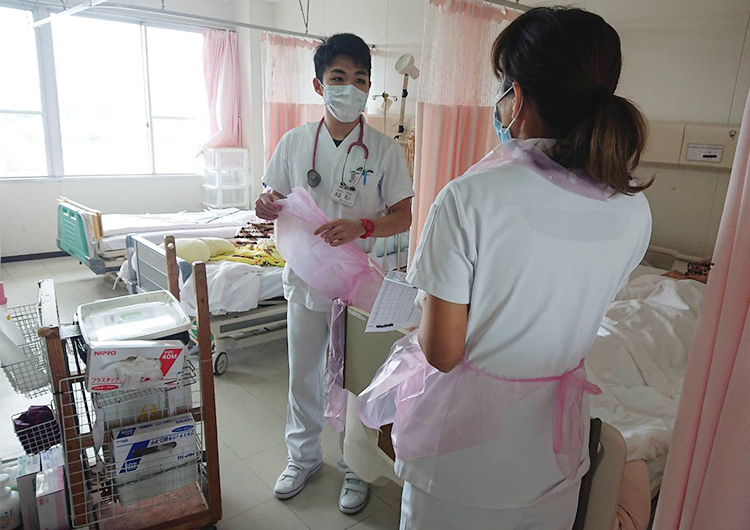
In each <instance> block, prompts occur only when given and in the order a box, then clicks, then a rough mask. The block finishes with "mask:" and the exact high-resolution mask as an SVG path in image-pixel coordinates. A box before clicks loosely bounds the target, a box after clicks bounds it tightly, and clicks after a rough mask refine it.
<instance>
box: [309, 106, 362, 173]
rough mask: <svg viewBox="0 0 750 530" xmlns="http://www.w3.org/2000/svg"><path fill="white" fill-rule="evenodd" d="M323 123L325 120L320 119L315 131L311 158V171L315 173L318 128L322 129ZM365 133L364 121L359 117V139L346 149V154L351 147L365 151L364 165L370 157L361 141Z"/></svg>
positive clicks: (350, 150)
mask: <svg viewBox="0 0 750 530" xmlns="http://www.w3.org/2000/svg"><path fill="white" fill-rule="evenodd" d="M324 122H325V118H321V120H320V123H319V124H318V130H317V131H315V143H314V145H313V157H312V170H313V171H315V158H316V156H317V154H318V138H319V137H320V128H321V127H323V123H324ZM364 133H365V121H364V120H363V119H362V116H360V117H359V137H358V138H357V141H356V142H352V143H351V144H349V147H347V149H346V154H347V155H348V154H349V153H351V152H352V148H353V147H361V148H362V149H364V151H365V163H367V158H368V157H369V156H370V150H369V149H367V146H366V145H365V144H364V142H363V141H362V138H364Z"/></svg>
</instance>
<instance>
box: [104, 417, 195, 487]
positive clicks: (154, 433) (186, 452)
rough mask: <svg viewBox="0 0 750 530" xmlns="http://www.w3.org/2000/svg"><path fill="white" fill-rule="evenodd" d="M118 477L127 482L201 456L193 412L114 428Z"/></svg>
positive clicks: (192, 460)
mask: <svg viewBox="0 0 750 530" xmlns="http://www.w3.org/2000/svg"><path fill="white" fill-rule="evenodd" d="M112 446H113V447H112V454H113V455H114V464H115V467H114V477H113V478H114V480H115V482H116V483H120V484H124V483H126V482H133V481H134V480H144V479H146V478H148V477H150V476H152V475H155V474H158V473H161V472H164V471H167V470H169V469H172V468H175V467H178V466H182V465H186V464H188V463H190V462H194V461H196V460H197V459H198V451H197V446H196V437H195V420H194V419H193V415H192V414H181V415H179V416H175V417H172V418H165V419H162V420H158V421H154V422H149V423H141V424H138V425H135V426H133V427H121V428H117V429H113V430H112Z"/></svg>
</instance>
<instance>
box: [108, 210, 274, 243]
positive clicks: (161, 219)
mask: <svg viewBox="0 0 750 530" xmlns="http://www.w3.org/2000/svg"><path fill="white" fill-rule="evenodd" d="M259 221H260V219H259V218H258V217H256V215H255V212H254V211H252V210H239V209H237V208H226V209H221V210H213V209H209V210H206V211H204V212H180V213H173V214H143V215H137V214H105V215H103V216H102V227H103V230H104V235H103V237H102V239H101V240H100V242H99V250H100V251H102V252H115V251H121V250H125V238H126V236H127V235H128V234H138V235H140V236H142V237H144V238H146V239H148V240H149V241H151V242H152V243H161V242H162V241H163V240H164V236H167V235H173V236H175V237H222V238H232V237H234V236H235V234H236V233H237V230H239V229H240V228H241V227H243V226H245V225H246V224H247V223H249V222H259Z"/></svg>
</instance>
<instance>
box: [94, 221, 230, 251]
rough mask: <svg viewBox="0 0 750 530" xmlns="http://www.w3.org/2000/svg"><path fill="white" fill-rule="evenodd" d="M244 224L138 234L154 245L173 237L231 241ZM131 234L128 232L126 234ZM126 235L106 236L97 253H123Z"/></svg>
mask: <svg viewBox="0 0 750 530" xmlns="http://www.w3.org/2000/svg"><path fill="white" fill-rule="evenodd" d="M242 226H244V223H241V224H237V225H232V226H220V227H215V228H212V227H211V225H206V226H204V227H203V228H187V229H181V230H175V229H172V228H169V229H163V230H157V231H154V232H143V233H138V235H139V236H141V237H142V238H144V239H146V240H148V241H150V242H151V243H154V244H156V245H158V244H161V243H163V242H164V236H174V237H221V238H223V239H232V238H233V237H234V236H235V234H236V233H237V230H239V229H240V228H241V227H242ZM130 233H133V232H128V234H130ZM126 237H127V234H120V235H117V236H107V237H104V238H102V239H101V240H99V251H100V252H118V251H123V252H124V251H125V238H126Z"/></svg>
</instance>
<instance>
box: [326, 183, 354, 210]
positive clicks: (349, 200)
mask: <svg viewBox="0 0 750 530" xmlns="http://www.w3.org/2000/svg"><path fill="white" fill-rule="evenodd" d="M358 196H359V191H357V190H356V189H355V188H349V187H346V186H342V185H341V183H339V184H338V185H336V186H334V187H333V191H332V192H331V199H332V200H334V201H335V202H337V203H339V204H343V205H344V206H349V207H350V208H353V207H354V205H355V204H356V202H357V197H358Z"/></svg>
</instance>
